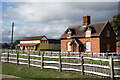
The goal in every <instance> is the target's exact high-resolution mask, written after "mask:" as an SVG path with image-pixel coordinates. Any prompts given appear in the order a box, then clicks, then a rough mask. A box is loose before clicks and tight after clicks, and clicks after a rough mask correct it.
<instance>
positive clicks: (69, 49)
mask: <svg viewBox="0 0 120 80" xmlns="http://www.w3.org/2000/svg"><path fill="white" fill-rule="evenodd" d="M70 43H71V42H67V51H71V45H70Z"/></svg>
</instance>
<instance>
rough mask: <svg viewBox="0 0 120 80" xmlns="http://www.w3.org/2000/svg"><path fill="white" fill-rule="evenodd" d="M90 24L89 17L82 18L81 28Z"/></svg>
mask: <svg viewBox="0 0 120 80" xmlns="http://www.w3.org/2000/svg"><path fill="white" fill-rule="evenodd" d="M89 24H90V16H88V15H86V16H83V26H87V25H89Z"/></svg>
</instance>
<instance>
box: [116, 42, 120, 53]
mask: <svg viewBox="0 0 120 80" xmlns="http://www.w3.org/2000/svg"><path fill="white" fill-rule="evenodd" d="M116 52H117V53H120V41H118V42H117V43H116Z"/></svg>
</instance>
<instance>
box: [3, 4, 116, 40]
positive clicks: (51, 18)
mask: <svg viewBox="0 0 120 80" xmlns="http://www.w3.org/2000/svg"><path fill="white" fill-rule="evenodd" d="M7 4H9V3H7ZM10 4H11V5H14V4H15V5H16V6H17V7H13V6H8V8H7V9H6V10H5V11H4V12H3V16H2V18H3V25H4V26H3V28H4V30H5V31H6V32H8V30H10V28H9V27H8V26H10V27H11V22H12V21H14V22H15V31H14V34H15V36H14V39H19V38H20V39H21V38H22V37H25V36H38V35H47V37H49V38H59V37H60V36H61V35H62V33H63V32H64V31H65V29H66V28H67V27H68V26H71V25H81V24H82V16H84V15H90V16H91V17H92V22H103V21H107V20H111V19H112V16H113V15H115V14H117V3H55V2H53V3H47V2H38V3H36V2H31V3H30V2H26V3H24V2H23V3H22V2H21V3H17V2H16V3H10ZM101 5H102V6H101ZM3 7H4V6H3ZM5 31H3V35H5V36H3V40H7V41H8V40H9V39H8V37H7V36H8V34H7V33H6V32H5Z"/></svg>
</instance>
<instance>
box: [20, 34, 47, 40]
mask: <svg viewBox="0 0 120 80" xmlns="http://www.w3.org/2000/svg"><path fill="white" fill-rule="evenodd" d="M43 37H46V36H45V35H43V36H31V37H24V38H22V40H21V41H28V40H41V39H42V38H43ZM46 38H47V37H46Z"/></svg>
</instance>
